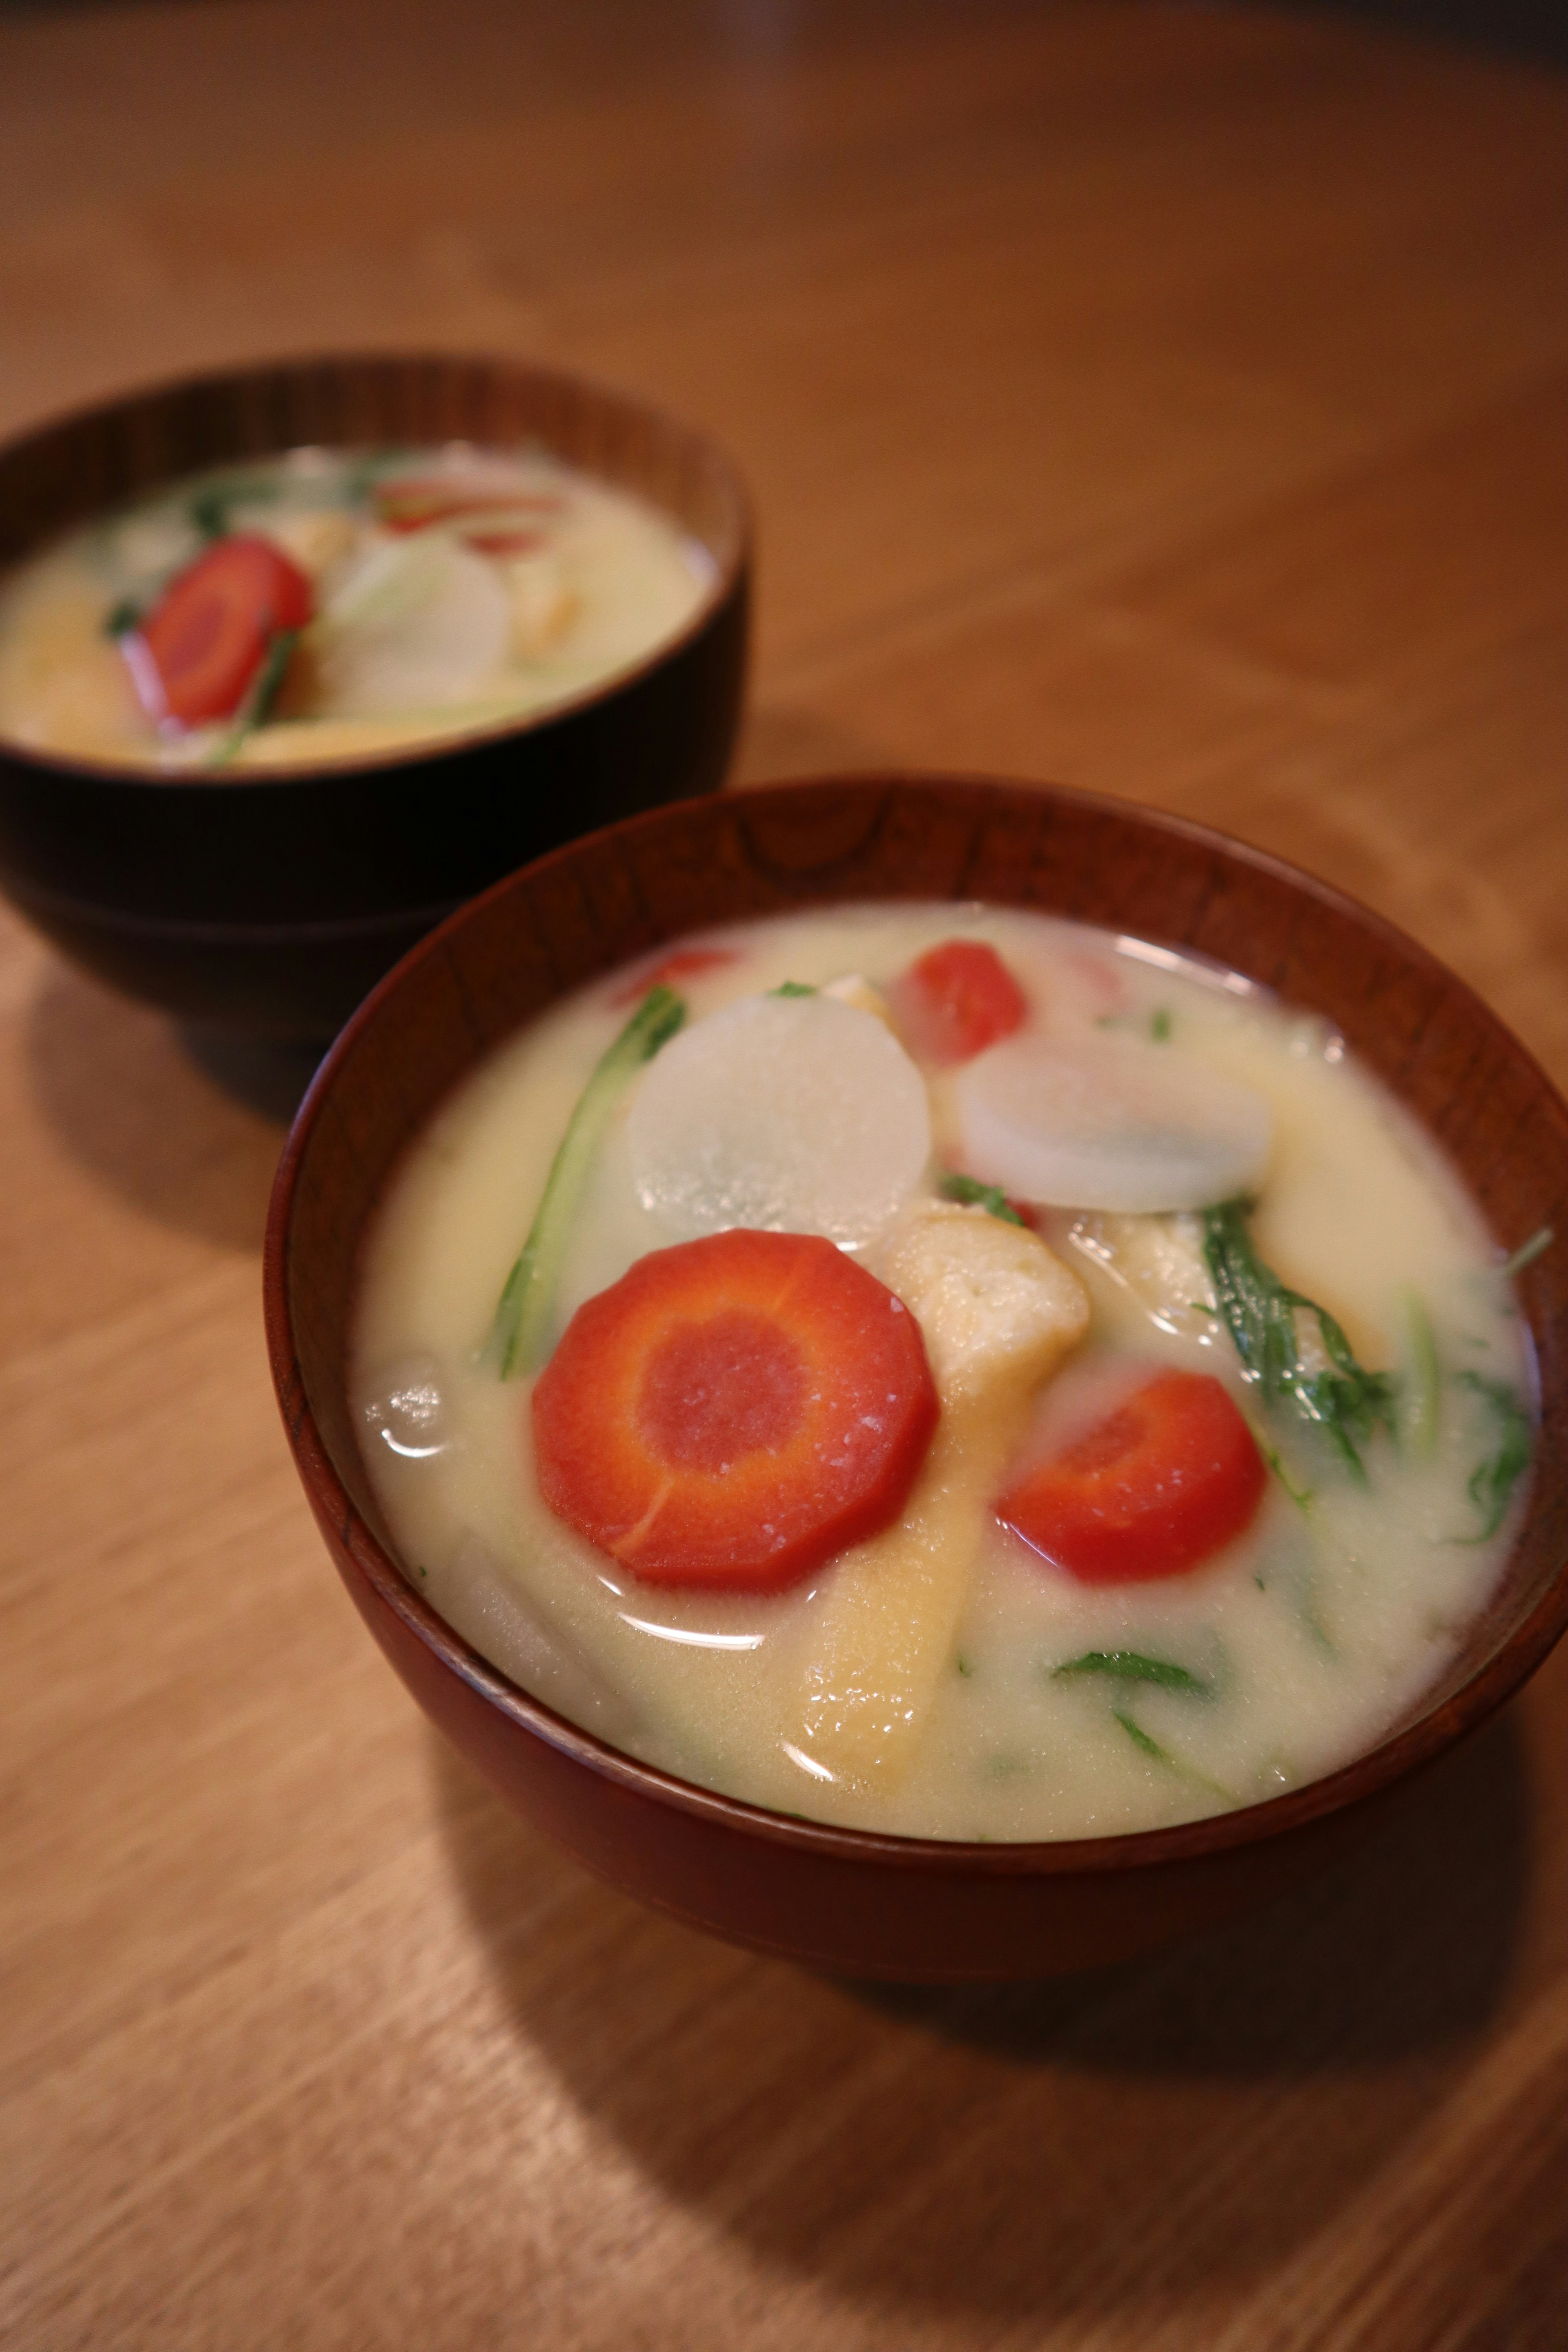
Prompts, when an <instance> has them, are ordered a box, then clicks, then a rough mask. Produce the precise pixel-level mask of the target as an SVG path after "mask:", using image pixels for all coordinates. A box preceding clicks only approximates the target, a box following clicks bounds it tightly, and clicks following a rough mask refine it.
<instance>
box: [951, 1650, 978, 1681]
mask: <svg viewBox="0 0 1568 2352" xmlns="http://www.w3.org/2000/svg"><path fill="white" fill-rule="evenodd" d="M954 1663H955V1664H956V1665H957V1667H958V1671H959V1673H960V1674H961V1675H963V1676H964V1677H965V1679H966V1680H967V1678H968V1677H969V1676H970V1675H972V1674H973V1672H974V1661H973V1658H966V1657H965V1656H964V1654H963V1651H962V1650H960V1652H959V1654H958V1656H957V1658H956V1660H955V1661H954Z"/></svg>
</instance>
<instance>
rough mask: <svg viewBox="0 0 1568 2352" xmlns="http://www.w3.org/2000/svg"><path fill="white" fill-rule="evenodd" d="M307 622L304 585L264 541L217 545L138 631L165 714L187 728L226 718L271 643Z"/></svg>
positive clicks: (174, 585)
mask: <svg viewBox="0 0 1568 2352" xmlns="http://www.w3.org/2000/svg"><path fill="white" fill-rule="evenodd" d="M309 619H310V582H309V580H307V579H306V577H305V574H304V573H303V572H301V571H300V567H299V565H298V564H296V563H290V562H289V558H288V557H287V556H286V555H285V554H284V553H283V551H282V550H281V549H280V548H277V547H274V546H273V545H272V542H271V541H270V540H266V539H257V538H251V537H247V536H245V535H244V534H241V535H239V536H237V537H236V538H233V539H220V540H219V541H218V542H217V544H216V547H210V548H209V549H208V550H207V551H206V553H205V555H198V556H197V558H196V560H195V562H194V563H190V564H187V565H186V567H185V569H184V572H181V573H180V574H179V576H178V578H177V579H175V580H174V581H172V582H171V583H170V584H169V586H168V587H167V588H166V589H165V590H164V591H163V596H162V598H161V600H160V601H159V603H158V604H157V605H156V606H155V607H154V609H153V612H152V613H151V614H149V615H148V617H147V619H146V620H145V621H144V622H143V624H142V644H143V645H144V646H146V649H147V651H148V653H149V654H150V655H151V656H152V658H153V667H154V668H155V670H156V671H157V674H158V684H159V687H160V688H161V689H162V692H163V709H162V710H160V711H155V712H154V713H153V716H154V717H155V718H159V719H163V718H168V719H178V720H179V721H180V723H181V725H182V726H185V727H193V726H196V725H198V724H199V723H200V722H201V721H202V720H203V719H227V718H228V717H230V715H231V714H232V713H233V712H234V711H235V710H237V709H238V707H239V704H240V702H241V701H242V700H243V698H244V695H245V689H246V688H247V686H248V685H249V684H250V681H251V679H252V678H253V677H255V675H256V672H257V669H258V666H259V664H260V662H261V660H262V658H263V656H264V655H265V654H266V652H267V648H268V646H269V645H270V644H271V643H272V640H273V638H274V637H275V636H277V635H279V634H280V633H281V632H282V631H283V630H285V629H300V628H303V627H304V625H305V623H306V622H307V621H308V620H309Z"/></svg>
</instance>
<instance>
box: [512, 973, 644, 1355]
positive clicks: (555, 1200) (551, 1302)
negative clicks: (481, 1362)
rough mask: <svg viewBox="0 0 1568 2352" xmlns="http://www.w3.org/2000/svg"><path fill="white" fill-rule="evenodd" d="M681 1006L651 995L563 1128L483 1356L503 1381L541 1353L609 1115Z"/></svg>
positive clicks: (602, 1059) (545, 1347)
mask: <svg viewBox="0 0 1568 2352" xmlns="http://www.w3.org/2000/svg"><path fill="white" fill-rule="evenodd" d="M685 1018H686V1006H685V1004H684V1003H682V1001H681V999H680V998H679V996H677V995H676V994H675V992H674V991H673V990H672V989H668V988H663V987H658V988H652V989H650V990H649V991H648V992H647V995H646V996H645V997H644V999H643V1001H642V1003H641V1004H640V1005H639V1006H638V1007H637V1011H636V1012H635V1013H633V1015H632V1017H631V1019H630V1020H629V1021H628V1022H627V1023H626V1027H625V1028H624V1029H623V1030H622V1031H621V1034H620V1035H619V1036H618V1037H617V1038H616V1041H615V1043H614V1044H613V1045H610V1046H609V1047H607V1048H606V1050H605V1053H603V1054H602V1055H600V1057H599V1060H598V1062H597V1063H596V1065H595V1069H594V1074H593V1076H592V1077H591V1078H590V1079H589V1080H588V1083H587V1085H586V1086H585V1087H584V1089H583V1092H582V1094H581V1096H580V1097H578V1101H577V1107H576V1108H575V1109H574V1112H573V1114H572V1117H571V1118H570V1119H569V1120H568V1121H567V1124H566V1132H565V1134H564V1135H563V1137H562V1139H561V1142H560V1146H559V1148H558V1150H557V1151H556V1154H555V1157H554V1159H553V1160H552V1162H551V1166H550V1174H549V1176H548V1177H547V1178H546V1180H545V1185H544V1192H543V1194H542V1198H541V1200H540V1203H539V1206H538V1208H537V1210H536V1211H535V1212H534V1218H533V1223H532V1224H531V1226H530V1227H529V1231H528V1238H527V1240H526V1241H525V1242H524V1243H523V1245H522V1250H521V1255H519V1257H518V1259H517V1261H516V1263H515V1264H514V1265H513V1266H512V1269H511V1272H510V1274H509V1275H508V1276H507V1278H506V1283H505V1286H504V1287H503V1289H502V1291H501V1295H500V1300H499V1302H498V1304H497V1307H496V1311H495V1320H494V1322H493V1323H492V1324H491V1326H490V1336H489V1343H488V1346H487V1349H486V1354H487V1355H488V1357H489V1360H490V1361H491V1362H492V1363H493V1364H494V1365H495V1367H496V1369H497V1370H498V1371H499V1372H500V1377H501V1379H502V1380H503V1381H506V1380H511V1379H513V1378H514V1377H515V1376H516V1375H517V1374H518V1373H520V1372H531V1371H536V1370H538V1368H539V1366H540V1364H541V1363H542V1361H543V1360H544V1357H545V1355H546V1353H547V1352H548V1349H549V1344H550V1339H551V1336H552V1316H553V1313H554V1307H555V1291H556V1286H557V1284H558V1283H559V1281H560V1278H561V1262H562V1259H563V1256H564V1255H565V1250H566V1244H567V1240H568V1237H569V1235H570V1234H571V1230H572V1222H573V1219H574V1217H575V1215H576V1213H577V1208H578V1204H579V1202H581V1200H582V1197H583V1191H584V1186H585V1184H586V1183H587V1181H588V1172H589V1170H590V1169H591V1168H592V1166H593V1163H594V1159H595V1154H596V1152H597V1151H598V1149H599V1144H600V1140H601V1139H602V1137H603V1135H604V1132H605V1127H606V1125H607V1124H608V1121H609V1118H610V1116H611V1113H612V1112H613V1111H614V1110H615V1108H616V1104H617V1103H618V1102H619V1101H620V1099H621V1097H622V1095H623V1094H624V1093H625V1092H626V1087H628V1086H629V1085H630V1083H631V1081H632V1079H633V1078H634V1077H635V1076H637V1072H638V1071H639V1070H640V1069H641V1068H642V1066H643V1065H644V1063H645V1062H649V1061H651V1060H652V1059H653V1056H654V1055H656V1054H657V1053H658V1049H659V1047H660V1046H661V1045H665V1044H666V1043H667V1042H668V1039H670V1038H671V1037H673V1036H674V1034H675V1033H676V1031H677V1030H678V1029H679V1027H680V1024H681V1023H682V1022H683V1021H684V1020H685Z"/></svg>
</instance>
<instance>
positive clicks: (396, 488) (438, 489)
mask: <svg viewBox="0 0 1568 2352" xmlns="http://www.w3.org/2000/svg"><path fill="white" fill-rule="evenodd" d="M375 505H376V512H377V516H378V518H379V520H381V522H382V523H383V524H384V527H385V528H386V529H387V530H395V531H413V530H429V529H430V528H431V526H432V525H433V524H435V523H442V522H460V521H461V520H462V519H463V517H464V516H465V515H502V514H519V515H522V514H528V515H555V514H560V513H562V512H563V510H564V509H565V505H566V500H565V499H564V498H563V496H562V495H561V493H560V492H559V491H556V490H526V489H523V488H521V487H518V488H511V487H510V486H509V485H508V484H506V483H505V482H501V481H486V480H484V479H483V478H477V479H474V480H463V479H460V478H454V477H452V476H451V475H441V474H437V475H432V476H430V477H429V478H419V479H413V478H410V477H408V476H407V475H405V476H403V477H402V478H399V479H396V480H393V481H384V482H378V483H377V485H376V488H375Z"/></svg>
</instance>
